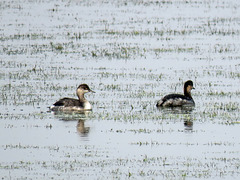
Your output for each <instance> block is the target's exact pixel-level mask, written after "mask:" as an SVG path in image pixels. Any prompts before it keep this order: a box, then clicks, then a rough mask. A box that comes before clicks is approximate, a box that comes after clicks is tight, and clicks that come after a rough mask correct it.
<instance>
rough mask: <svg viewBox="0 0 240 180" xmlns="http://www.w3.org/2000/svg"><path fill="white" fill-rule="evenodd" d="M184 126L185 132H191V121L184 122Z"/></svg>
mask: <svg viewBox="0 0 240 180" xmlns="http://www.w3.org/2000/svg"><path fill="white" fill-rule="evenodd" d="M184 126H185V130H186V131H192V130H193V121H191V120H185V121H184Z"/></svg>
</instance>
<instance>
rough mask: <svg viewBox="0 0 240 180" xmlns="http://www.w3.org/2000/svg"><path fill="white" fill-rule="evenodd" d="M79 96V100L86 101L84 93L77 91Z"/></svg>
mask: <svg viewBox="0 0 240 180" xmlns="http://www.w3.org/2000/svg"><path fill="white" fill-rule="evenodd" d="M77 96H78V99H79V101H81V102H84V101H86V99H85V97H84V93H78V92H77Z"/></svg>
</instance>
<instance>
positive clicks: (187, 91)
mask: <svg viewBox="0 0 240 180" xmlns="http://www.w3.org/2000/svg"><path fill="white" fill-rule="evenodd" d="M184 96H186V97H189V98H191V99H192V96H191V91H190V90H187V88H185V89H184Z"/></svg>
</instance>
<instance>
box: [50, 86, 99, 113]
mask: <svg viewBox="0 0 240 180" xmlns="http://www.w3.org/2000/svg"><path fill="white" fill-rule="evenodd" d="M88 92H92V93H95V92H94V91H92V90H91V89H90V88H89V86H88V85H87V84H81V85H79V86H78V88H77V96H78V99H73V98H66V97H65V98H62V99H60V100H59V101H57V102H55V103H54V104H53V105H52V106H51V107H50V109H51V110H52V111H77V110H92V105H91V104H90V103H89V102H88V101H87V100H86V99H85V97H84V94H85V93H88Z"/></svg>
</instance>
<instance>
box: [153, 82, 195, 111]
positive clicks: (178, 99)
mask: <svg viewBox="0 0 240 180" xmlns="http://www.w3.org/2000/svg"><path fill="white" fill-rule="evenodd" d="M192 89H195V88H194V87H193V82H192V81H191V80H188V81H186V82H185V83H184V87H183V91H184V95H182V94H168V95H166V96H164V97H163V98H162V99H161V100H159V101H158V102H157V105H156V106H157V107H177V106H194V105H195V102H194V100H193V98H192V96H191V90H192Z"/></svg>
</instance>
